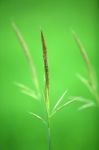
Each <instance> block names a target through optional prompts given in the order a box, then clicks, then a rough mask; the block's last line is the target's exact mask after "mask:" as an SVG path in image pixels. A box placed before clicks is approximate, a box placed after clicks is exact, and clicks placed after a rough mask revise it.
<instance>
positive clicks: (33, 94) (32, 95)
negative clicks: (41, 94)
mask: <svg viewBox="0 0 99 150" xmlns="http://www.w3.org/2000/svg"><path fill="white" fill-rule="evenodd" d="M21 92H22V93H24V94H26V95H28V96H30V97H32V98H34V99H36V100H37V99H38V97H37V95H36V94H35V93H31V92H29V91H26V90H21Z"/></svg>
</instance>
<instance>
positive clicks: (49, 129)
mask: <svg viewBox="0 0 99 150" xmlns="http://www.w3.org/2000/svg"><path fill="white" fill-rule="evenodd" d="M47 127H48V129H47V130H48V150H51V128H50V118H49V116H48V126H47Z"/></svg>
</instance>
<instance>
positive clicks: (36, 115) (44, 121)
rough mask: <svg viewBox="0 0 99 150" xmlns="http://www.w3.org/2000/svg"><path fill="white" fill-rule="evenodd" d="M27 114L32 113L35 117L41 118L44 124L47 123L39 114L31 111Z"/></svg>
mask: <svg viewBox="0 0 99 150" xmlns="http://www.w3.org/2000/svg"><path fill="white" fill-rule="evenodd" d="M29 114H31V115H33V116H34V117H36V118H37V119H39V120H41V121H42V122H43V123H44V124H47V123H46V121H45V120H44V119H43V118H42V117H41V116H39V115H37V114H35V113H33V112H30V113H29Z"/></svg>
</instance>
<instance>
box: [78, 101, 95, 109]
mask: <svg viewBox="0 0 99 150" xmlns="http://www.w3.org/2000/svg"><path fill="white" fill-rule="evenodd" d="M94 106H95V103H93V102H89V103H87V104H84V105H82V106H81V107H80V108H79V109H78V111H81V110H83V109H86V108H90V107H94Z"/></svg>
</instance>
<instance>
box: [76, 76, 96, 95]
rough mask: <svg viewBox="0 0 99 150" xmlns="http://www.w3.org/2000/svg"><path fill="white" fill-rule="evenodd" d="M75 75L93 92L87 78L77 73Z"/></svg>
mask: <svg viewBox="0 0 99 150" xmlns="http://www.w3.org/2000/svg"><path fill="white" fill-rule="evenodd" d="M77 77H78V78H79V79H80V81H81V82H82V83H83V84H84V85H85V86H86V87H87V88H88V90H89V91H90V92H91V93H93V90H92V88H91V86H90V83H89V82H88V80H87V79H85V78H84V77H83V76H81V75H79V74H77Z"/></svg>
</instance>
